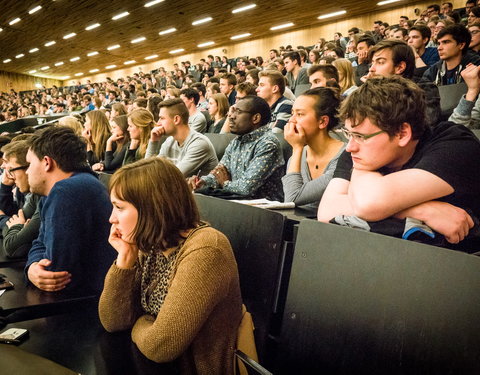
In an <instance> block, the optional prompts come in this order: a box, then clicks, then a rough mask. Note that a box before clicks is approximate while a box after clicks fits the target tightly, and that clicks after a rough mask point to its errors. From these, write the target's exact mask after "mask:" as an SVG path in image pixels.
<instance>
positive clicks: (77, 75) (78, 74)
mask: <svg viewBox="0 0 480 375" xmlns="http://www.w3.org/2000/svg"><path fill="white" fill-rule="evenodd" d="M80 76H83V73H82V72H80V73H75V77H80Z"/></svg>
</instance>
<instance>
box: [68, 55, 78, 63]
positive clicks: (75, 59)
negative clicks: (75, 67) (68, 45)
mask: <svg viewBox="0 0 480 375" xmlns="http://www.w3.org/2000/svg"><path fill="white" fill-rule="evenodd" d="M78 60H80V57H78V56H77V57H72V58H71V59H70V61H71V62H74V61H78Z"/></svg>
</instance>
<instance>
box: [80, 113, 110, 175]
mask: <svg viewBox="0 0 480 375" xmlns="http://www.w3.org/2000/svg"><path fill="white" fill-rule="evenodd" d="M83 127H84V129H83V132H82V136H83V137H84V138H85V140H86V141H87V160H88V164H90V165H91V166H93V165H94V164H96V163H99V162H100V161H101V160H103V159H104V157H105V147H106V146H107V139H108V138H109V137H110V124H109V122H108V118H107V116H105V114H104V113H103V112H102V111H100V110H98V109H96V110H93V111H89V112H87V114H86V116H85V124H83Z"/></svg>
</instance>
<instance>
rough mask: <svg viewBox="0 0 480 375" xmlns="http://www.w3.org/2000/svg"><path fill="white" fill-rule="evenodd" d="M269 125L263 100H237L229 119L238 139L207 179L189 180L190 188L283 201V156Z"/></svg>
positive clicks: (195, 177)
mask: <svg viewBox="0 0 480 375" xmlns="http://www.w3.org/2000/svg"><path fill="white" fill-rule="evenodd" d="M269 122H270V108H269V106H268V104H267V102H266V101H265V100H263V99H262V98H259V97H258V96H247V97H245V98H243V99H241V100H239V101H238V103H236V104H235V106H233V109H232V110H231V115H230V117H229V125H230V130H231V132H232V133H233V134H237V135H239V137H237V138H235V139H233V140H232V141H231V142H230V144H229V145H228V146H227V148H226V150H225V154H224V155H223V158H222V160H220V163H219V164H218V165H217V166H216V167H215V168H214V169H213V170H212V171H211V172H210V174H209V175H208V176H203V177H202V178H198V176H193V177H191V178H190V179H189V184H190V186H191V188H192V189H199V188H202V187H207V188H214V189H221V192H223V193H226V194H238V195H242V196H245V197H248V198H267V199H270V200H283V191H282V184H281V176H282V174H283V168H282V167H283V165H284V160H283V154H282V150H281V148H280V143H279V141H278V139H277V137H275V135H274V134H273V133H272V132H271V131H270V129H269V127H268V126H266V125H267V124H268V123H269Z"/></svg>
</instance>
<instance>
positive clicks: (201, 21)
mask: <svg viewBox="0 0 480 375" xmlns="http://www.w3.org/2000/svg"><path fill="white" fill-rule="evenodd" d="M211 20H213V18H212V17H205V18H202V19H200V20H196V21H193V22H192V25H193V26H197V25H201V24H202V23H207V22H210V21H211Z"/></svg>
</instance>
